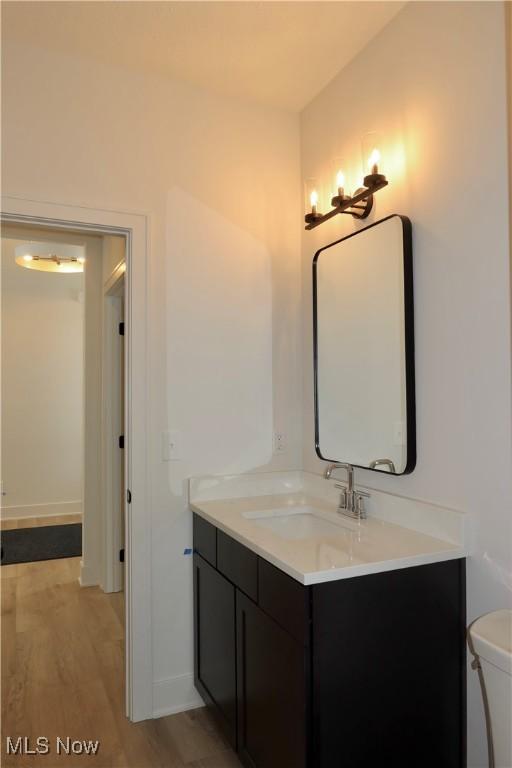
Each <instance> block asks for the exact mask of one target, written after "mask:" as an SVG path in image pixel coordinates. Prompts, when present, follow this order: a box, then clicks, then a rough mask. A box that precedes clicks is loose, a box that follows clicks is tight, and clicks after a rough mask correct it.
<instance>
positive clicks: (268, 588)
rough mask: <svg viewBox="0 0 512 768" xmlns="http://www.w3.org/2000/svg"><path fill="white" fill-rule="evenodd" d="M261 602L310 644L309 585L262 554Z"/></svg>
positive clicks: (289, 628) (300, 640)
mask: <svg viewBox="0 0 512 768" xmlns="http://www.w3.org/2000/svg"><path fill="white" fill-rule="evenodd" d="M258 604H259V606H260V607H261V608H262V609H263V610H264V611H265V613H268V614H269V615H270V616H271V617H272V618H273V619H274V620H275V621H277V623H278V624H279V625H280V626H281V627H283V629H285V630H286V631H287V632H289V633H290V635H292V636H293V637H294V638H295V639H296V640H298V641H299V642H300V643H305V644H307V645H308V644H309V634H310V632H309V629H310V610H309V606H310V587H305V586H303V585H302V584H299V582H298V581H295V579H292V578H291V576H288V575H287V574H286V573H283V572H282V571H280V570H279V569H278V568H276V567H275V566H273V565H271V564H270V563H268V562H267V561H266V560H263V559H262V558H259V564H258Z"/></svg>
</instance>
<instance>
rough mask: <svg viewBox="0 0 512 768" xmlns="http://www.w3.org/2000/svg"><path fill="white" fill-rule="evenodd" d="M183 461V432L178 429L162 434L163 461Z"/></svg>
mask: <svg viewBox="0 0 512 768" xmlns="http://www.w3.org/2000/svg"><path fill="white" fill-rule="evenodd" d="M181 459H182V442H181V432H180V431H179V430H178V429H170V430H166V431H165V432H162V461H181Z"/></svg>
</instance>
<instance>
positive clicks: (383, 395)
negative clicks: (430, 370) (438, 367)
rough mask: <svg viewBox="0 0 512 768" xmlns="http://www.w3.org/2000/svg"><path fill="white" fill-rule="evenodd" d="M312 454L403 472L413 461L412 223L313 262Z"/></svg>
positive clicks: (369, 235) (393, 221) (330, 249)
mask: <svg viewBox="0 0 512 768" xmlns="http://www.w3.org/2000/svg"><path fill="white" fill-rule="evenodd" d="M313 287H314V346H315V419H316V450H317V453H318V455H319V457H320V458H321V459H324V460H326V461H342V462H348V463H349V464H353V465H354V466H360V467H365V468H370V469H375V470H376V471H379V472H391V473H393V474H404V473H407V472H411V471H412V470H413V469H414V465H415V463H416V445H415V443H416V434H415V433H416V428H415V414H414V325H413V322H414V321H413V289H412V247H411V225H410V222H409V220H408V219H407V218H406V217H404V216H397V215H395V216H389V217H388V218H386V219H383V220H382V221H379V222H377V223H376V224H372V225H371V226H369V227H366V228H365V229H362V230H359V231H358V232H356V233H354V234H352V235H349V236H348V237H345V238H343V239H342V240H338V241H337V242H335V243H332V244H331V245H328V246H326V247H325V248H321V249H320V250H319V251H318V252H317V253H316V255H315V258H314V261H313Z"/></svg>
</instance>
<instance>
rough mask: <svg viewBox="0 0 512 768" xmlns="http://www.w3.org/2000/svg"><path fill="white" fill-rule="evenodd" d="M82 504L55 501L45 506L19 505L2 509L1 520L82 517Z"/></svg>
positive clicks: (0, 512) (78, 502) (79, 502)
mask: <svg viewBox="0 0 512 768" xmlns="http://www.w3.org/2000/svg"><path fill="white" fill-rule="evenodd" d="M81 514H82V502H81V501H80V500H78V501H54V502H51V501H49V502H46V503H44V504H18V505H16V506H12V507H2V508H1V509H0V518H1V519H2V520H14V519H17V518H20V519H21V518H22V517H59V516H60V515H81Z"/></svg>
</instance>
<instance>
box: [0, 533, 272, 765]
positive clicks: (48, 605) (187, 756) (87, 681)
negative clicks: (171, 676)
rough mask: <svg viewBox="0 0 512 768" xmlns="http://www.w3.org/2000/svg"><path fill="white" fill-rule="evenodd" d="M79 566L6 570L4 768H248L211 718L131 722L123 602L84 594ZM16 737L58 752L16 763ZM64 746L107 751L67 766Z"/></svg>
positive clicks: (190, 715)
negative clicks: (43, 741)
mask: <svg viewBox="0 0 512 768" xmlns="http://www.w3.org/2000/svg"><path fill="white" fill-rule="evenodd" d="M4 522H7V521H4ZM59 522H62V518H61V519H60V521H59ZM73 522H74V521H73ZM14 527H16V526H14ZM79 563H80V559H79V558H68V559H63V560H50V561H44V562H37V563H23V564H17V565H5V566H3V567H2V568H1V569H0V575H1V581H2V584H1V587H2V632H1V635H2V637H1V639H2V750H1V758H2V759H1V764H2V766H5V767H6V768H7V767H8V768H11V767H12V766H18V768H32V766H39V768H42V767H43V766H46V768H53V766H60V767H61V768H67V767H68V766H75V765H83V766H90V767H91V768H125V767H126V768H160V767H161V768H240V763H239V762H238V760H237V758H236V756H235V754H234V753H233V752H232V751H231V750H230V749H229V747H228V745H227V742H226V741H225V740H224V738H223V737H222V735H221V734H220V733H219V731H218V730H217V728H216V727H215V724H214V722H213V721H212V720H211V718H210V716H209V714H208V713H207V711H206V710H205V709H203V708H202V709H196V710H191V711H189V712H184V713H181V714H178V715H172V716H169V717H164V718H161V719H159V720H151V721H146V722H143V723H130V722H129V721H128V720H127V719H126V718H125V716H124V714H123V713H124V670H123V667H124V647H123V646H124V640H123V595H122V593H117V594H112V595H106V594H105V593H103V592H102V591H101V590H100V589H99V588H97V587H88V588H80V586H79V584H78V574H79ZM7 736H11V737H18V736H28V737H30V739H31V740H32V741H33V740H35V738H37V737H38V736H47V737H49V739H50V746H51V748H52V750H51V752H50V754H48V755H45V756H41V755H39V756H26V757H23V758H20V757H19V756H13V755H10V756H7V755H6V738H7ZM57 736H60V737H61V738H64V739H65V738H66V737H67V736H70V737H71V738H72V739H78V740H82V739H92V740H93V741H95V740H96V739H98V740H99V741H100V747H99V751H98V753H97V754H96V755H95V756H92V755H87V756H86V755H80V756H79V755H75V756H72V755H64V754H63V755H60V756H58V755H57V754H56V753H55V749H54V745H55V740H56V737H57ZM283 768H284V767H283Z"/></svg>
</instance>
